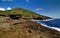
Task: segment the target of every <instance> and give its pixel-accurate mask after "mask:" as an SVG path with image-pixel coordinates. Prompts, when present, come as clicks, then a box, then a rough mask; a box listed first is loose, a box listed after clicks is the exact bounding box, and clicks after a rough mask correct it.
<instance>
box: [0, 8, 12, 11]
mask: <svg viewBox="0 0 60 38" xmlns="http://www.w3.org/2000/svg"><path fill="white" fill-rule="evenodd" d="M0 10H1V11H6V10H11V8H10V7H8V8H1V7H0Z"/></svg>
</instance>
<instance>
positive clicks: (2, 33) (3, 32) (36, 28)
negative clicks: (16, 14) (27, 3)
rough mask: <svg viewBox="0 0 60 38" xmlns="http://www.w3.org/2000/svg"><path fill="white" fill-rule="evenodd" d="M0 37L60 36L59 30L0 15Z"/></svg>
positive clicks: (50, 37) (42, 37)
mask: <svg viewBox="0 0 60 38" xmlns="http://www.w3.org/2000/svg"><path fill="white" fill-rule="evenodd" d="M0 38H60V32H58V31H56V30H54V29H50V28H47V27H44V26H42V25H40V24H38V23H36V22H32V21H27V20H24V19H19V20H13V19H11V18H9V17H0Z"/></svg>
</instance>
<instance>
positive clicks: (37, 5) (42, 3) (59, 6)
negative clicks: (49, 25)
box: [0, 0, 60, 18]
mask: <svg viewBox="0 0 60 38" xmlns="http://www.w3.org/2000/svg"><path fill="white" fill-rule="evenodd" d="M7 7H10V8H16V7H22V8H26V9H29V10H32V11H34V12H37V13H38V14H42V15H46V16H50V17H53V18H60V0H0V8H7Z"/></svg>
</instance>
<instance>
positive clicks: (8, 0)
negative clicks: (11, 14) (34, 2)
mask: <svg viewBox="0 0 60 38" xmlns="http://www.w3.org/2000/svg"><path fill="white" fill-rule="evenodd" d="M2 1H13V0H2Z"/></svg>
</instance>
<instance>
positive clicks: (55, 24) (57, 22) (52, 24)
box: [35, 19, 60, 31]
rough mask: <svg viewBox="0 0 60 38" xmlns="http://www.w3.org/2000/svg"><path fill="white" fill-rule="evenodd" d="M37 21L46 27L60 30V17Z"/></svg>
mask: <svg viewBox="0 0 60 38" xmlns="http://www.w3.org/2000/svg"><path fill="white" fill-rule="evenodd" d="M35 21H36V22H37V23H40V24H41V25H43V26H45V27H49V28H53V29H56V30H58V31H60V19H51V20H35Z"/></svg>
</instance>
